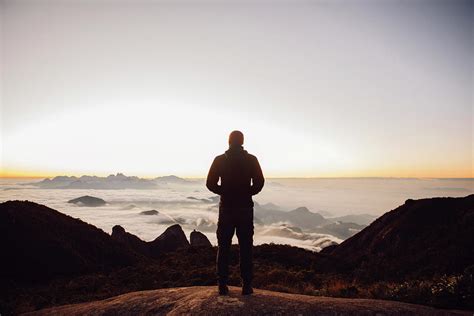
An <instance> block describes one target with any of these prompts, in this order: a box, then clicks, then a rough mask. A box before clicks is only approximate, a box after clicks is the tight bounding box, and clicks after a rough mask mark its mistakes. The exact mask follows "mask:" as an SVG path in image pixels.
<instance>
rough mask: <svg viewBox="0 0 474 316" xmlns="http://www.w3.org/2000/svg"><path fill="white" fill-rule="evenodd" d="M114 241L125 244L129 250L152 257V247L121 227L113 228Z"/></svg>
mask: <svg viewBox="0 0 474 316" xmlns="http://www.w3.org/2000/svg"><path fill="white" fill-rule="evenodd" d="M112 239H115V240H117V241H118V242H120V243H122V244H124V245H125V246H126V247H127V248H128V249H129V250H131V251H135V252H138V253H139V254H142V255H144V256H147V257H148V256H150V254H151V253H150V249H149V248H150V247H149V245H148V243H147V242H146V241H143V240H141V239H140V238H138V237H137V236H135V235H133V234H130V233H128V232H126V231H125V229H124V228H123V227H122V226H120V225H115V226H114V227H113V228H112Z"/></svg>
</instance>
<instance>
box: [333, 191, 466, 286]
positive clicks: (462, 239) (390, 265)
mask: <svg viewBox="0 0 474 316" xmlns="http://www.w3.org/2000/svg"><path fill="white" fill-rule="evenodd" d="M326 252H329V253H330V256H331V257H332V259H333V260H331V262H330V265H329V267H328V268H327V269H329V270H334V269H336V271H337V272H350V273H354V274H355V275H357V274H362V275H364V277H370V278H375V279H379V278H383V279H401V278H405V277H413V276H416V277H420V276H432V275H435V274H438V275H440V274H452V273H461V272H463V270H464V269H465V268H466V267H468V266H470V265H474V195H469V196H467V197H464V198H432V199H422V200H407V201H406V202H405V204H403V205H402V206H399V207H398V208H396V209H394V210H392V211H390V212H388V213H385V214H384V215H383V216H381V217H380V218H378V219H377V220H376V221H374V222H373V223H372V224H371V225H369V226H368V227H367V228H365V229H364V230H362V231H361V232H360V233H358V234H356V235H354V236H353V237H351V238H349V239H347V240H345V241H344V242H343V243H341V244H340V245H338V246H336V247H334V248H333V249H332V251H329V250H328V251H326Z"/></svg>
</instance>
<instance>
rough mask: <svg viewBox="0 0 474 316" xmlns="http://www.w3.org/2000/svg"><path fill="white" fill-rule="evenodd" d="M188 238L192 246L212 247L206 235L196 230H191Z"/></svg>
mask: <svg viewBox="0 0 474 316" xmlns="http://www.w3.org/2000/svg"><path fill="white" fill-rule="evenodd" d="M189 240H190V243H191V246H192V247H212V244H211V242H210V241H209V239H207V237H206V235H204V234H203V233H201V232H198V231H197V230H193V231H192V232H191V234H190V236H189Z"/></svg>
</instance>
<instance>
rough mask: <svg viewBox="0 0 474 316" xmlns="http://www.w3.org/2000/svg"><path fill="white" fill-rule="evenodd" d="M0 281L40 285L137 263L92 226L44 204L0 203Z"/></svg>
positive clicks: (136, 258)
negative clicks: (0, 255)
mask: <svg viewBox="0 0 474 316" xmlns="http://www.w3.org/2000/svg"><path fill="white" fill-rule="evenodd" d="M0 249H1V252H2V260H1V262H2V263H1V265H2V268H1V269H0V278H1V279H2V280H8V279H11V280H23V281H28V282H31V281H34V280H45V279H49V278H51V277H54V276H60V275H77V274H84V273H89V272H95V271H100V270H104V269H112V268H116V267H122V266H126V265H130V264H133V263H136V262H137V261H138V257H137V255H136V254H134V253H133V252H130V251H127V250H126V249H124V247H122V246H121V245H120V243H118V242H116V241H114V240H112V239H111V238H110V235H108V234H106V233H105V232H103V231H102V230H100V229H98V228H97V227H95V226H93V225H90V224H87V223H85V222H83V221H81V220H79V219H75V218H72V217H70V216H67V215H64V214H62V213H60V212H58V211H55V210H53V209H51V208H48V207H46V206H44V205H40V204H36V203H33V202H27V201H8V202H5V203H1V204H0Z"/></svg>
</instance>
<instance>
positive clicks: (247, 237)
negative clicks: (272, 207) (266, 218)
mask: <svg viewBox="0 0 474 316" xmlns="http://www.w3.org/2000/svg"><path fill="white" fill-rule="evenodd" d="M253 230H254V228H253V208H243V209H242V210H241V213H240V218H239V223H238V225H237V238H238V239H239V246H240V275H241V277H242V283H243V287H242V293H243V294H251V293H252V292H253V291H252V278H253V262H252V261H253V260H252V248H253Z"/></svg>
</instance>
